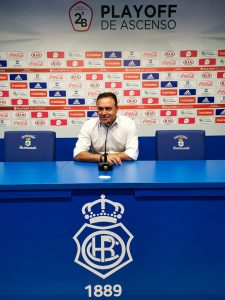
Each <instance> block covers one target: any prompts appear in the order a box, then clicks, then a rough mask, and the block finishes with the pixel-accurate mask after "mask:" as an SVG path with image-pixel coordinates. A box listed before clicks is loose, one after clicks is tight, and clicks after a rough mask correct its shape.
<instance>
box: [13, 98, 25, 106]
mask: <svg viewBox="0 0 225 300" xmlns="http://www.w3.org/2000/svg"><path fill="white" fill-rule="evenodd" d="M11 103H12V105H28V104H29V101H28V99H11Z"/></svg>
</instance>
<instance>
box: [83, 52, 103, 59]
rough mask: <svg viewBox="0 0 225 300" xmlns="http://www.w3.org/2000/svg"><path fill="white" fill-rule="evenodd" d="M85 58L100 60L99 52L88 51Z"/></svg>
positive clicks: (100, 53) (100, 54)
mask: <svg viewBox="0 0 225 300" xmlns="http://www.w3.org/2000/svg"><path fill="white" fill-rule="evenodd" d="M85 56H86V58H102V52H101V51H88V52H86V53H85Z"/></svg>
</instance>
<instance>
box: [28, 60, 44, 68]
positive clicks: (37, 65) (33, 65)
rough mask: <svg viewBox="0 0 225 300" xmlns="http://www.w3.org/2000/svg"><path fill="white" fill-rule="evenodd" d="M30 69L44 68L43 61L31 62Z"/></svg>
mask: <svg viewBox="0 0 225 300" xmlns="http://www.w3.org/2000/svg"><path fill="white" fill-rule="evenodd" d="M28 66H29V67H44V62H43V60H32V61H30V62H29V65H28Z"/></svg>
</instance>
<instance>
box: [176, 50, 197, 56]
mask: <svg viewBox="0 0 225 300" xmlns="http://www.w3.org/2000/svg"><path fill="white" fill-rule="evenodd" d="M197 55H198V51H197V50H182V51H180V57H197Z"/></svg>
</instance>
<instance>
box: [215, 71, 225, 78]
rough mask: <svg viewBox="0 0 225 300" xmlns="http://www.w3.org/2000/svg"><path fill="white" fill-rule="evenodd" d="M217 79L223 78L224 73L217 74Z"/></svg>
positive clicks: (224, 76)
mask: <svg viewBox="0 0 225 300" xmlns="http://www.w3.org/2000/svg"><path fill="white" fill-rule="evenodd" d="M217 78H225V72H217Z"/></svg>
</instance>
